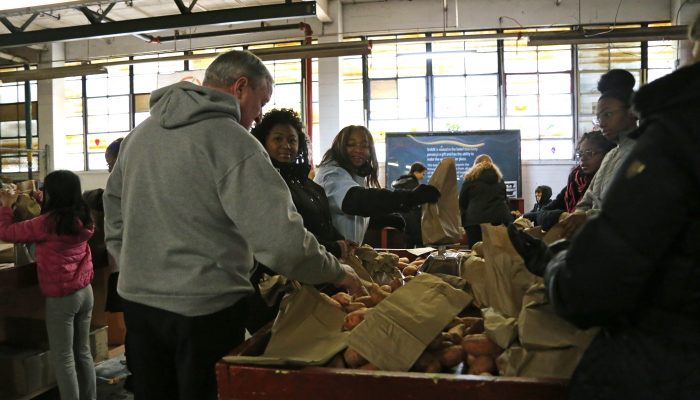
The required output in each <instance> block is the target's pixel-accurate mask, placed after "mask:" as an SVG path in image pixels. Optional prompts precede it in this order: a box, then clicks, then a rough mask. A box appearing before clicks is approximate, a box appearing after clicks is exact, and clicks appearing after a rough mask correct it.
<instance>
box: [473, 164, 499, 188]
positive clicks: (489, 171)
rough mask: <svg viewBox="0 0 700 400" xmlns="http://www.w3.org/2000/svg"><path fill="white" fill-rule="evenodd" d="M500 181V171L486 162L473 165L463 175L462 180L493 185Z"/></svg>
mask: <svg viewBox="0 0 700 400" xmlns="http://www.w3.org/2000/svg"><path fill="white" fill-rule="evenodd" d="M501 179H503V174H502V173H501V171H500V170H499V169H498V167H497V166H496V165H495V164H493V163H490V162H488V161H482V162H480V163H477V164H475V165H474V166H473V167H471V168H470V169H469V171H467V173H466V174H464V180H465V181H467V182H469V181H476V180H481V181H484V182H486V183H495V182H498V181H500V180H501Z"/></svg>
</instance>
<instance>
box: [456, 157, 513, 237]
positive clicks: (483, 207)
mask: <svg viewBox="0 0 700 400" xmlns="http://www.w3.org/2000/svg"><path fill="white" fill-rule="evenodd" d="M459 208H460V211H461V214H462V226H464V230H465V231H466V232H467V241H468V243H469V246H470V247H471V246H473V245H474V243H476V242H480V241H481V227H480V226H479V224H485V223H492V224H508V223H510V222H512V221H513V216H512V215H511V213H510V209H509V207H508V197H507V195H506V184H505V183H504V182H503V174H502V173H501V170H500V169H499V168H498V166H497V165H496V164H494V163H493V160H492V159H491V157H490V156H489V155H487V154H481V155H479V156H477V157H476V159H475V160H474V165H472V167H471V168H470V169H469V170H468V171H467V172H466V173H465V174H464V182H463V183H462V190H461V191H460V192H459Z"/></svg>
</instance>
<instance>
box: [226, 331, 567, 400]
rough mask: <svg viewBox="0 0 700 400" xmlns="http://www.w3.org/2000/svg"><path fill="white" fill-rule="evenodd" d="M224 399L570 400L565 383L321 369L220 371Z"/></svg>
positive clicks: (244, 351) (250, 348)
mask: <svg viewBox="0 0 700 400" xmlns="http://www.w3.org/2000/svg"><path fill="white" fill-rule="evenodd" d="M269 338H270V330H269V327H268V328H267V329H266V328H263V329H262V330H261V331H260V332H258V333H256V334H255V335H254V336H253V337H251V338H250V339H249V340H247V341H246V342H245V343H243V344H242V345H241V346H239V347H238V348H236V349H235V350H234V351H233V352H232V353H231V354H232V355H247V356H252V355H260V354H261V353H262V352H263V350H264V348H265V346H266V345H267V342H268V340H269ZM216 375H217V380H218V385H219V399H223V400H228V399H237V400H247V399H284V400H296V399H299V400H302V399H303V400H309V399H334V400H357V399H362V400H366V399H382V400H388V399H420V400H426V399H429V400H444V399H476V400H516V399H517V400H555V399H557V400H559V399H565V398H566V381H565V380H560V379H531V378H505V377H490V376H475V375H454V374H428V373H417V372H387V371H363V370H356V369H334V368H320V367H305V368H292V367H261V366H253V365H234V364H229V363H227V362H225V361H219V362H218V363H217V365H216Z"/></svg>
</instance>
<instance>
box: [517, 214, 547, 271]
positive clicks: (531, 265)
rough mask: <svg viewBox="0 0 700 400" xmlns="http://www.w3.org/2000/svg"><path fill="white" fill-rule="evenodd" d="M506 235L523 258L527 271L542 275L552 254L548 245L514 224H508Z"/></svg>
mask: <svg viewBox="0 0 700 400" xmlns="http://www.w3.org/2000/svg"><path fill="white" fill-rule="evenodd" d="M508 236H509V237H510V241H511V243H513V247H515V250H516V251H517V252H518V254H520V256H521V257H522V258H523V260H525V267H527V269H528V271H530V272H532V273H533V274H535V275H537V276H543V275H544V271H545V269H546V268H547V263H549V260H551V259H552V257H553V255H554V254H553V253H552V252H551V251H550V249H549V247H547V245H546V244H544V242H543V241H541V240H540V239H537V238H534V237H532V236H530V235H529V234H527V233H525V232H523V231H521V230H520V229H518V228H517V227H516V225H515V224H510V225H508Z"/></svg>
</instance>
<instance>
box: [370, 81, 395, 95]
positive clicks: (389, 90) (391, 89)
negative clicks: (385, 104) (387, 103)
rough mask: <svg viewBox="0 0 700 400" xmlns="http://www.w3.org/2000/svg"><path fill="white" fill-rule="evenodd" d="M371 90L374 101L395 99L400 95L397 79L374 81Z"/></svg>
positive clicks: (371, 82) (371, 83)
mask: <svg viewBox="0 0 700 400" xmlns="http://www.w3.org/2000/svg"><path fill="white" fill-rule="evenodd" d="M369 88H370V96H371V97H372V99H395V98H396V97H397V95H398V88H397V82H396V80H395V79H382V80H372V81H370V84H369Z"/></svg>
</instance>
